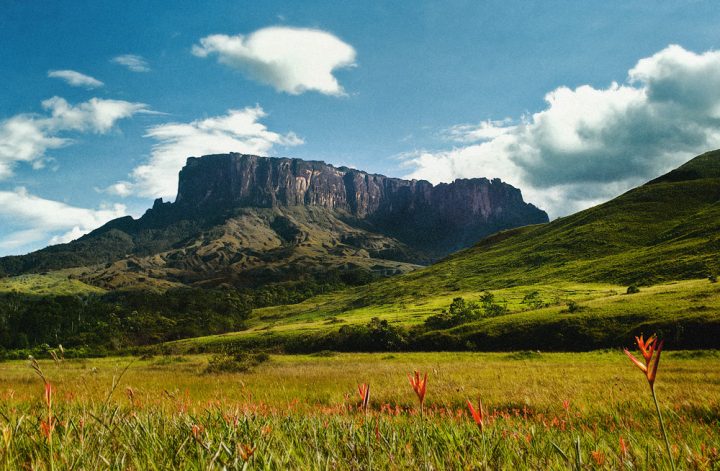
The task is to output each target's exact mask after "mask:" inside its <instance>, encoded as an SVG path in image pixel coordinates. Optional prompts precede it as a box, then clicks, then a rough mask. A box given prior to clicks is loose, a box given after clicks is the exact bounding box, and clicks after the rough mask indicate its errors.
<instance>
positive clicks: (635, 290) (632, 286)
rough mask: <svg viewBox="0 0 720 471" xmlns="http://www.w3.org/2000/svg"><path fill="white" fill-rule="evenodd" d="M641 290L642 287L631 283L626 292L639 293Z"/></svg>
mask: <svg viewBox="0 0 720 471" xmlns="http://www.w3.org/2000/svg"><path fill="white" fill-rule="evenodd" d="M639 292H640V288H638V287H637V286H636V285H630V286H628V289H627V291H626V294H635V293H639Z"/></svg>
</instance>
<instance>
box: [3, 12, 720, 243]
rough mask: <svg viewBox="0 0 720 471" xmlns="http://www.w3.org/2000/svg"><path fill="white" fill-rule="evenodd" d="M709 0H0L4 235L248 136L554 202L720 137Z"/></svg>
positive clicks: (242, 143) (75, 226)
mask: <svg viewBox="0 0 720 471" xmlns="http://www.w3.org/2000/svg"><path fill="white" fill-rule="evenodd" d="M718 20H720V10H719V9H718V8H717V5H716V4H715V2H701V1H683V2H671V1H669V2H662V3H658V2H628V1H604V2H575V1H562V2H559V1H538V2H533V1H522V2H520V1H518V2H507V1H498V2H486V1H450V2H415V1H413V2H377V3H370V2H336V1H328V2H312V1H309V2H272V1H265V2H240V1H206V2H195V1H192V2H190V1H175V2H143V1H123V2H111V1H103V2H98V1H87V2H81V1H67V2H62V3H60V2H20V1H6V2H3V5H2V9H0V44H2V45H3V47H2V48H0V66H1V67H2V72H3V73H2V76H3V81H4V84H3V87H0V104H1V106H0V255H5V254H18V253H25V252H28V251H30V250H34V249H37V248H40V247H43V246H45V245H47V244H48V243H58V242H62V241H67V240H70V239H72V238H74V237H77V236H79V235H80V234H82V233H85V232H87V231H89V230H92V229H93V228H95V227H97V226H99V225H101V224H102V223H104V222H105V221H107V220H108V219H110V218H113V217H117V216H120V215H123V214H131V215H134V216H139V215H141V214H142V213H143V212H144V210H145V209H146V208H147V207H148V206H150V205H151V204H152V200H153V199H154V198H155V197H158V196H162V197H164V198H165V199H166V200H167V199H170V200H172V199H173V197H174V191H175V185H176V178H177V177H176V176H177V171H178V169H179V168H180V167H181V166H182V162H183V161H184V159H185V157H187V156H190V155H199V154H202V153H209V152H225V151H233V150H235V151H244V152H256V153H260V154H266V155H281V156H290V157H299V158H304V159H316V160H324V161H326V162H329V163H333V164H338V165H350V166H354V167H357V168H360V169H363V170H368V171H372V172H378V173H383V174H387V175H390V176H398V177H415V178H426V179H429V180H431V181H434V182H439V181H451V180H452V179H454V178H460V177H480V176H485V177H500V178H502V179H503V180H505V181H508V182H510V183H512V184H514V185H516V186H518V187H520V188H521V189H522V190H523V194H524V195H525V197H526V199H528V200H530V201H532V202H535V203H536V204H538V205H539V206H541V207H543V208H544V209H547V210H548V211H549V212H550V214H551V216H552V217H557V216H562V215H565V214H568V213H571V212H573V211H576V210H578V209H582V208H585V207H588V206H591V205H593V204H597V203H599V202H602V201H605V200H607V199H609V198H612V197H613V196H616V195H617V194H619V193H621V192H623V191H626V190H627V189H629V188H631V187H632V186H635V185H637V184H639V183H641V182H643V181H645V180H648V179H650V178H652V177H654V176H655V175H657V174H659V173H661V172H663V171H666V170H667V169H669V168H672V167H673V166H676V165H678V164H679V163H682V162H683V161H685V160H687V159H688V158H689V157H691V156H692V155H695V154H697V153H700V152H703V151H706V150H710V149H712V148H716V147H720V53H717V52H715V50H716V49H718V48H720V29H719V28H717V24H718Z"/></svg>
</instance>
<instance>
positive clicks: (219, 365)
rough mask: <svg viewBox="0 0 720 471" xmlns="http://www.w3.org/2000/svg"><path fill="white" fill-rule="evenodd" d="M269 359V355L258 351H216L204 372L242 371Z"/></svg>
mask: <svg viewBox="0 0 720 471" xmlns="http://www.w3.org/2000/svg"><path fill="white" fill-rule="evenodd" d="M268 360H270V355H268V354H267V353H265V352H260V353H248V352H237V353H227V352H224V353H217V354H215V355H213V356H212V358H210V361H208V366H207V368H205V373H244V372H246V371H250V370H251V369H253V368H254V367H256V366H258V365H260V364H261V363H265V362H266V361H268Z"/></svg>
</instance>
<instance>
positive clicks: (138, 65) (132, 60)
mask: <svg viewBox="0 0 720 471" xmlns="http://www.w3.org/2000/svg"><path fill="white" fill-rule="evenodd" d="M110 61H111V62H113V63H115V64H118V65H122V66H123V67H125V68H127V69H128V70H130V71H132V72H150V66H149V65H148V63H147V61H146V60H145V59H144V58H143V57H142V56H138V55H136V54H123V55H120V56H116V57H113V58H112V59H110Z"/></svg>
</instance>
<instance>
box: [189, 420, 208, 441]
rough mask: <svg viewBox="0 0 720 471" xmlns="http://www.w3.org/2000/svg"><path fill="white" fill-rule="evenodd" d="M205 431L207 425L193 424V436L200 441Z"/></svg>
mask: <svg viewBox="0 0 720 471" xmlns="http://www.w3.org/2000/svg"><path fill="white" fill-rule="evenodd" d="M204 431H205V427H203V426H202V425H197V424H193V426H192V436H193V438H194V439H195V440H196V441H198V442H199V441H200V436H201V435H202V433H203V432H204Z"/></svg>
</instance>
